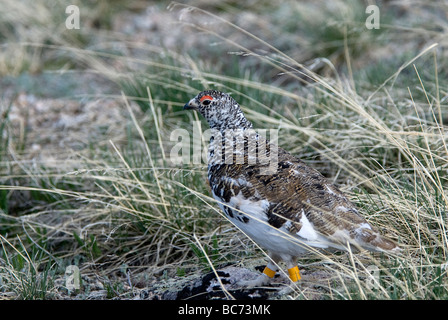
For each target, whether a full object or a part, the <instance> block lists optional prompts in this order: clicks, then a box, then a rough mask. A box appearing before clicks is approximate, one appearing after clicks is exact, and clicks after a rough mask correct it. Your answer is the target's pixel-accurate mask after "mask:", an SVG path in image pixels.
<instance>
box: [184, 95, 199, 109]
mask: <svg viewBox="0 0 448 320" xmlns="http://www.w3.org/2000/svg"><path fill="white" fill-rule="evenodd" d="M184 110H198V105H197V103H196V99H195V98H193V99H191V100H190V101H189V102H188V103H187V104H185V105H184Z"/></svg>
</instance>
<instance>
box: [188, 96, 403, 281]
mask: <svg viewBox="0 0 448 320" xmlns="http://www.w3.org/2000/svg"><path fill="white" fill-rule="evenodd" d="M184 110H195V111H197V112H199V113H200V114H201V115H202V116H203V117H204V118H205V120H206V121H207V122H208V124H209V126H210V132H211V136H210V143H209V147H208V160H207V161H208V169H207V179H208V183H209V186H210V189H211V193H212V195H213V198H214V199H215V200H216V202H217V203H218V205H219V207H220V208H221V209H222V211H223V212H224V214H225V216H226V217H227V219H228V220H230V221H231V222H232V223H233V224H234V225H235V226H236V227H237V228H238V229H240V230H241V231H242V232H243V233H245V234H246V235H247V236H248V237H249V238H251V239H252V240H253V241H254V242H255V243H256V244H257V245H259V246H260V247H261V248H263V249H264V250H266V251H267V253H268V256H269V261H268V263H267V265H266V267H265V268H264V270H263V272H262V273H261V274H260V275H259V276H258V277H257V278H256V279H255V280H250V281H245V282H244V285H246V286H247V287H255V286H261V285H266V284H268V283H270V281H271V279H272V278H274V276H275V275H276V273H277V272H278V271H279V267H278V266H279V262H280V261H283V262H284V263H285V264H286V267H287V270H288V275H289V279H290V280H291V281H292V282H294V283H296V282H297V281H299V280H300V279H301V274H300V270H299V268H298V262H297V260H298V259H299V257H300V256H301V255H302V254H304V253H306V252H309V251H312V250H321V249H336V250H349V248H353V249H359V250H362V249H366V250H369V251H380V252H394V251H399V250H401V249H400V247H399V245H398V244H397V243H396V242H395V241H393V240H391V239H389V238H387V237H385V236H383V235H381V234H380V233H379V231H378V230H377V229H376V228H375V227H374V226H373V225H372V224H371V223H370V222H368V221H367V220H366V219H365V218H364V217H363V216H362V215H361V214H360V213H359V211H358V209H357V207H356V206H355V205H354V204H353V203H352V202H351V201H350V200H349V199H348V197H347V196H346V195H345V194H344V193H343V192H342V191H341V190H340V189H339V188H338V187H337V186H335V185H334V184H332V183H330V182H329V181H328V180H327V179H326V178H325V177H324V176H323V175H322V174H321V173H320V172H319V171H317V170H316V169H314V168H312V167H310V166H308V165H307V164H306V163H305V162H303V161H302V160H301V159H300V158H299V157H297V156H294V155H292V154H291V153H289V152H287V151H286V150H284V149H283V148H281V147H279V146H278V145H277V144H274V143H273V142H271V141H269V140H268V139H266V138H265V137H263V136H262V135H261V134H258V133H257V131H256V130H255V129H254V128H253V125H252V123H251V121H249V120H248V119H247V118H246V116H245V115H244V113H243V111H242V109H241V107H240V105H239V104H238V103H237V102H236V101H235V100H234V99H233V98H232V97H231V95H229V94H227V93H224V92H221V91H218V90H206V91H202V92H200V93H199V94H197V95H196V96H195V97H194V98H192V99H191V100H190V101H189V102H188V103H186V104H185V105H184Z"/></svg>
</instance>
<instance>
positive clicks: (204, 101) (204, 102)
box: [200, 96, 213, 106]
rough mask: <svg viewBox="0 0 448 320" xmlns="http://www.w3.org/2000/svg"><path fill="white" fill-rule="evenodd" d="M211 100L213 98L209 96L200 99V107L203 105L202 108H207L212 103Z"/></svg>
mask: <svg viewBox="0 0 448 320" xmlns="http://www.w3.org/2000/svg"><path fill="white" fill-rule="evenodd" d="M212 100H213V97H210V96H203V97H202V98H201V99H200V101H201V103H202V105H204V106H208V105H209V104H210V103H211V102H212Z"/></svg>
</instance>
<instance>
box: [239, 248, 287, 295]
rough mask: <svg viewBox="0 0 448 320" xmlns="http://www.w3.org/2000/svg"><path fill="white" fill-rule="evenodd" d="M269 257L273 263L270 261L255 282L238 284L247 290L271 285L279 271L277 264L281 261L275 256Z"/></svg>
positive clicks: (249, 281) (242, 281)
mask: <svg viewBox="0 0 448 320" xmlns="http://www.w3.org/2000/svg"><path fill="white" fill-rule="evenodd" d="M269 256H270V258H271V261H269V263H268V264H267V266H266V267H265V268H264V270H263V273H262V274H261V275H259V276H258V277H257V278H256V279H254V280H240V281H239V282H238V284H239V285H241V286H243V287H246V288H254V287H261V286H264V285H267V284H269V283H270V282H271V279H272V278H274V276H275V274H276V273H277V271H278V267H277V263H278V262H279V261H280V258H279V257H277V256H275V255H272V254H270V255H269Z"/></svg>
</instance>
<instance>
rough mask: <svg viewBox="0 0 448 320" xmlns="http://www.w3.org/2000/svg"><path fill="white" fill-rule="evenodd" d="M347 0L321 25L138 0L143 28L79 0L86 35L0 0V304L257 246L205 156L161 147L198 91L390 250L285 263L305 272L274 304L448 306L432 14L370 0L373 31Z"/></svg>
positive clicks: (130, 287) (189, 118) (284, 11)
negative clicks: (349, 206)
mask: <svg viewBox="0 0 448 320" xmlns="http://www.w3.org/2000/svg"><path fill="white" fill-rule="evenodd" d="M361 3H362V2H356V3H355V4H354V5H352V6H346V5H344V3H343V2H342V1H337V2H336V6H335V7H328V6H326V7H325V10H324V12H327V13H329V12H330V13H331V12H333V13H334V14H333V15H330V18H329V15H328V14H327V15H323V14H321V13H319V12H320V11H316V10H315V7H314V4H313V2H311V1H310V2H307V1H305V2H301V3H300V4H295V3H288V2H281V1H278V2H276V4H278V5H274V6H273V5H272V3H271V2H266V3H265V4H263V5H260V6H258V7H257V8H252V7H249V8H247V7H244V6H243V7H242V6H238V5H237V4H235V3H233V2H232V1H226V2H223V3H220V4H216V5H213V4H211V5H207V6H202V4H201V3H200V2H199V1H198V2H197V6H198V7H190V6H187V5H182V4H178V3H173V4H171V5H170V6H169V7H168V8H167V7H166V5H164V6H162V5H154V7H153V9H154V8H155V9H154V10H155V12H156V13H158V14H159V15H160V17H161V18H160V19H164V20H163V21H165V24H164V25H158V26H157V27H154V28H155V29H151V30H152V31H150V32H152V33H151V35H152V36H151V37H149V38H145V35H147V34H148V32H149V31H148V30H146V29H144V28H145V25H144V24H143V26H142V25H138V24H137V23H136V22H135V21H149V20H151V19H156V15H151V16H150V18H149V17H147V16H145V14H150V13H148V11H144V10H142V8H144V3H143V2H138V1H137V2H135V3H134V4H133V6H132V7H130V6H128V5H127V4H125V3H124V2H120V1H117V3H116V5H115V6H114V8H121V10H118V9H116V10H106V9H105V7H104V6H102V4H101V3H99V4H93V3H92V4H78V5H79V7H80V9H81V17H83V19H82V20H81V21H82V28H81V29H80V30H76V31H74V32H73V33H70V32H68V30H66V29H65V28H63V27H62V28H61V27H60V25H61V24H62V25H63V21H64V19H63V18H64V17H65V16H63V15H62V16H61V15H60V14H59V13H58V12H60V10H62V9H64V8H65V7H64V3H60V4H58V5H56V6H48V5H47V2H45V1H38V2H33V5H30V6H28V7H26V6H25V7H22V8H21V9H20V8H18V7H17V4H16V2H14V1H5V6H4V8H2V9H0V13H1V14H0V39H1V41H2V47H3V48H4V49H5V52H15V55H14V56H12V55H9V56H8V55H2V56H1V57H0V73H1V74H2V75H5V79H4V80H2V81H4V84H5V87H6V90H5V93H4V94H3V96H2V99H1V101H0V116H1V119H2V121H1V123H0V148H1V149H0V242H1V244H2V249H1V254H0V280H1V281H0V297H2V298H3V299H60V298H65V297H67V296H69V297H70V294H72V295H73V294H78V296H77V297H78V298H89V294H93V293H94V292H95V290H96V289H95V288H96V287H101V288H103V289H102V290H103V291H104V292H105V293H104V295H103V296H102V297H103V298H109V299H110V298H123V299H125V298H133V297H134V295H135V294H136V293H135V292H136V291H135V290H136V288H135V283H137V282H139V281H138V279H139V278H140V277H143V276H144V277H143V278H145V277H146V278H147V277H149V278H151V279H152V278H159V281H163V279H168V278H171V277H176V276H177V277H179V278H180V279H182V278H186V277H187V276H189V275H192V274H201V273H204V272H207V271H209V270H216V269H218V268H219V267H220V266H223V265H226V264H240V265H242V266H247V267H248V266H250V265H251V264H252V263H253V261H259V259H262V258H263V257H264V252H263V251H262V250H261V249H259V248H258V247H257V246H256V245H255V244H253V243H252V242H251V241H250V240H249V239H247V238H245V237H244V236H243V235H242V234H241V233H240V232H238V231H237V230H236V229H235V228H233V227H232V226H231V224H230V223H229V222H228V221H226V220H225V218H224V217H223V216H222V214H221V213H220V212H219V210H218V208H217V205H216V203H215V202H214V201H213V199H211V198H210V193H209V190H208V187H207V185H206V183H204V181H205V178H206V164H205V163H203V162H202V163H200V164H191V163H181V164H178V163H173V162H172V161H171V160H172V159H171V158H170V151H171V150H172V148H173V146H174V145H175V144H176V143H178V142H179V141H174V140H173V139H171V138H170V137H171V134H172V132H173V131H174V130H176V129H184V130H185V131H186V132H190V133H191V132H192V131H193V130H194V129H195V128H196V129H198V128H199V124H200V128H199V130H205V129H207V126H206V123H205V122H204V121H203V120H202V119H200V118H199V117H198V115H197V114H194V113H186V112H184V111H182V106H183V104H185V102H187V101H188V100H189V99H190V98H191V97H193V96H195V95H196V94H197V93H198V92H199V91H201V90H202V89H205V88H209V87H213V88H218V89H221V90H223V91H229V92H232V95H233V96H234V97H235V99H237V100H238V101H239V102H240V104H241V105H242V107H243V110H244V111H245V113H246V114H247V116H248V117H249V118H250V120H251V121H253V122H254V125H255V126H256V127H257V128H266V129H279V144H280V145H281V146H282V147H284V148H285V149H287V150H289V151H291V152H292V153H294V154H296V155H298V156H299V157H301V158H302V159H303V160H304V161H306V162H307V163H308V164H310V165H312V166H313V167H315V168H317V169H318V170H319V171H321V172H322V173H323V174H324V175H325V176H326V177H328V178H329V179H330V180H331V181H333V182H335V183H336V184H338V185H339V186H340V187H341V188H342V189H343V190H344V191H345V192H346V193H347V194H348V196H349V197H350V199H351V200H352V201H353V202H354V203H355V204H356V205H357V206H358V207H359V208H360V210H361V212H362V214H363V215H364V216H366V218H367V219H368V220H369V221H371V222H372V223H373V224H374V225H376V226H377V227H378V228H379V229H380V230H381V232H382V233H383V234H386V235H388V236H389V237H391V238H393V239H396V240H397V241H398V242H399V243H400V244H401V245H402V246H403V248H404V250H403V252H402V254H401V255H400V256H390V255H377V254H370V253H366V252H363V253H360V254H355V253H350V252H349V253H340V252H336V253H330V252H313V253H310V254H309V255H307V256H305V257H303V259H301V260H300V261H299V265H300V266H301V269H302V270H305V275H308V277H309V278H308V279H312V280H307V281H303V282H302V283H299V284H298V286H295V287H294V290H293V291H292V293H291V294H290V295H289V296H288V298H291V299H314V298H325V299H446V298H447V296H448V290H447V286H448V282H447V279H448V277H447V252H448V237H447V226H448V223H447V222H448V221H447V220H448V218H447V205H448V198H447V197H448V194H447V192H446V187H447V180H446V170H447V166H448V161H447V159H448V157H447V156H448V149H447V145H446V133H445V130H446V122H447V119H446V117H445V113H446V108H447V105H446V97H447V94H448V93H447V91H446V88H447V87H448V85H447V80H448V77H447V74H446V70H447V67H448V66H447V61H446V57H444V55H443V52H444V49H446V32H445V31H446V30H445V31H444V28H445V25H444V23H443V21H444V20H443V17H442V16H440V15H439V14H438V12H446V11H447V10H448V8H447V7H446V4H444V3H442V2H435V3H434V4H433V5H432V6H429V5H425V4H424V3H423V2H422V3H419V2H416V3H415V4H414V5H413V6H411V7H407V6H405V4H401V3H400V2H397V3H394V5H392V6H391V7H388V9H390V10H386V8H384V10H383V9H382V8H380V9H381V14H382V16H381V17H382V20H381V21H382V22H381V23H382V25H381V29H380V30H376V31H372V32H370V31H369V30H367V29H366V28H365V27H364V24H363V22H364V19H365V18H364V17H365V16H366V15H365V13H364V11H363V10H365V5H364V4H361ZM70 4H71V3H70ZM322 5H323V2H322ZM201 8H203V9H201ZM335 8H336V9H335ZM19 9H20V10H19ZM120 11H121V12H120ZM385 11H387V12H389V13H387V14H384V15H383V12H385ZM32 12H41V14H40V15H32V14H31V13H32ZM62 12H64V10H62ZM149 12H151V11H149ZM124 13H126V14H127V13H129V14H131V15H132V16H133V20H130V21H133V22H132V23H133V28H134V29H132V30H134V31H133V32H130V33H129V32H126V30H127V29H126V28H125V26H127V25H126V22H123V21H128V20H125V19H124V18H123V16H125V14H124ZM296 13H297V14H296ZM299 13H300V15H299ZM29 16H33V20H32V21H30V22H29V23H30V25H32V26H33V28H32V30H30V29H27V28H26V27H27V26H26V23H24V21H26V19H24V18H25V17H29ZM45 17H46V18H45ZM251 17H256V18H257V19H252V18H251ZM139 18H140V20H138V19H139ZM120 19H124V20H120ZM145 19H146V20H145ZM120 21H121V23H122V25H118V26H116V25H114V23H117V24H119V23H120ZM260 21H262V22H263V23H261V22H260ZM297 21H300V22H302V23H301V24H298V23H297ZM58 26H59V27H58ZM13 27H14V28H13ZM162 27H163V28H162ZM139 28H143V29H142V31H139V30H140V29H139ZM157 28H158V29H157ZM164 28H165V29H164ZM12 30H18V31H16V32H15V33H12ZM48 30H52V33H51V36H48V34H49V33H48V32H47V31H48ZM154 30H157V33H156V32H155V31H154ZM270 30H271V31H272V30H274V31H281V32H270ZM279 35H280V36H279ZM139 37H144V40H143V41H142V40H141V38H139ZM17 39H19V41H17ZM157 41H161V42H162V43H164V45H160V43H158V42H157ZM164 41H165V42H164ZM173 43H174V45H173ZM12 59H13V60H14V61H13V60H12ZM61 75H64V76H65V77H67V78H66V79H67V80H60V81H57V80H54V79H59V78H56V76H61ZM27 79H32V80H31V81H30V82H28V81H29V80H27ZM36 79H37V80H36ZM29 83H32V85H30V84H29ZM52 88H53V89H52ZM54 88H56V89H54ZM56 91H57V92H56ZM33 99H34V100H33ZM30 101H31V102H30ZM36 108H37V109H36ZM38 108H41V109H42V110H46V112H47V114H46V116H49V115H51V116H52V117H53V118H51V119H54V120H52V121H49V120H45V119H46V118H44V117H42V116H41V115H40V114H39V112H37V111H36V110H40V109H38ZM45 108H46V109H45ZM77 119H78V120H77ZM76 121H78V122H76ZM195 126H196V127H195ZM190 142H191V143H192V141H190ZM205 144H206V142H205V141H200V145H205ZM191 151H192V150H191ZM69 265H77V266H78V267H79V269H80V272H81V275H82V276H83V278H82V289H81V290H80V292H76V293H68V292H67V290H66V289H65V287H64V279H65V278H64V272H65V268H66V267H67V266H69ZM372 266H375V267H376V268H377V269H375V270H378V275H379V279H377V280H378V281H377V282H375V283H373V285H372V282H371V281H370V282H369V279H370V280H371V277H370V274H371V270H372ZM146 278H145V279H146ZM92 279H99V280H98V281H99V282H101V285H97V284H94V281H93V280H92ZM305 279H307V278H306V277H305ZM98 281H97V282H98ZM146 289H148V288H146ZM149 290H151V288H149Z"/></svg>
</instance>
